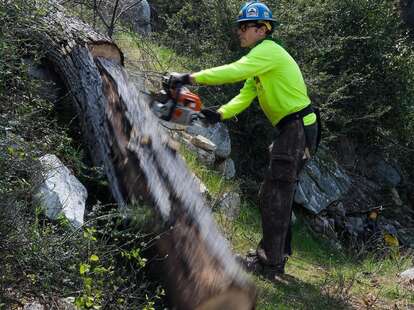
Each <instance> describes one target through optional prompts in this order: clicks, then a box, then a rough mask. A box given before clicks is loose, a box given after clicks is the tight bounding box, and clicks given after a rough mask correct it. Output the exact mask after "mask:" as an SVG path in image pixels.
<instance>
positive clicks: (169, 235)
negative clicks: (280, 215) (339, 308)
mask: <svg viewBox="0 0 414 310" xmlns="http://www.w3.org/2000/svg"><path fill="white" fill-rule="evenodd" d="M50 8H51V9H50V10H49V12H48V13H47V15H46V16H44V18H43V27H42V29H43V30H42V31H34V33H30V35H31V36H33V38H34V39H35V40H40V41H41V42H42V46H43V48H44V53H45V55H46V57H47V59H48V61H49V62H50V63H51V64H52V65H53V67H54V71H55V72H57V73H58V75H59V76H60V79H61V80H62V82H63V83H64V85H65V87H66V88H67V90H68V91H69V92H70V94H71V96H72V98H73V102H74V104H75V108H76V110H77V113H78V117H79V120H80V123H81V128H82V132H83V136H84V138H85V141H86V144H87V145H88V147H89V151H90V154H91V157H92V159H93V161H94V163H95V165H97V166H102V167H103V168H104V171H105V174H106V176H107V178H108V181H109V187H110V190H111V193H112V195H113V197H114V199H115V200H116V202H117V203H118V205H119V206H120V207H121V208H125V207H127V206H128V205H131V204H134V203H136V202H145V203H146V204H149V205H151V206H152V208H153V209H154V211H155V214H156V218H157V221H158V223H159V224H160V226H162V227H164V230H165V231H166V232H165V233H163V234H162V237H161V238H160V240H159V241H158V243H157V249H158V254H159V255H160V256H161V257H164V264H163V265H164V268H165V278H166V283H167V295H168V296H169V297H170V300H171V301H172V304H173V306H174V307H175V308H177V309H238V310H239V309H241V310H243V309H246V310H248V309H254V307H255V298H256V293H255V288H254V286H253V285H252V283H251V282H250V281H249V279H248V278H247V276H246V275H245V274H244V273H243V271H242V270H241V267H240V266H239V265H238V264H237V262H236V261H235V259H234V256H233V255H232V253H231V251H230V249H229V246H228V244H227V242H226V240H225V239H224V238H223V236H222V235H221V234H220V233H219V231H218V230H217V227H216V225H215V223H214V220H213V219H212V216H211V213H210V211H209V209H208V208H207V207H206V205H205V202H204V200H203V198H202V196H201V194H200V190H199V186H198V184H197V182H196V181H195V180H194V178H193V176H192V174H191V172H189V171H188V169H187V167H186V165H185V163H184V161H183V160H182V158H181V156H180V155H179V154H177V151H176V148H175V146H174V142H172V141H171V140H170V138H169V137H168V135H167V134H166V133H165V132H164V131H163V130H162V128H161V127H160V126H159V124H158V120H157V119H156V118H155V116H154V115H153V114H152V113H151V111H150V110H149V108H148V106H149V105H148V102H147V101H148V97H147V96H145V95H144V94H142V93H140V92H138V91H137V90H136V89H135V88H134V87H133V86H132V85H131V84H130V83H129V81H128V76H127V74H126V72H125V71H124V69H123V67H122V66H123V61H124V57H123V54H122V51H121V50H120V49H119V48H118V47H117V46H116V45H115V44H114V43H113V42H112V41H111V40H110V39H109V38H107V37H106V36H104V35H102V34H99V33H96V32H95V31H94V30H93V29H91V27H89V26H88V25H86V24H84V23H82V22H81V21H79V20H78V19H76V18H71V17H68V16H66V15H65V14H64V9H63V8H62V7H61V6H60V5H58V4H57V3H55V2H53V1H50ZM34 29H36V28H34Z"/></svg>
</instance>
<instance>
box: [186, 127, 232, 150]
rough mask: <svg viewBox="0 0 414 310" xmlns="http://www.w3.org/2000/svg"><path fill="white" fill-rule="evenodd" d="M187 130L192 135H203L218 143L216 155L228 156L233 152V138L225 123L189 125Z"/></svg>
mask: <svg viewBox="0 0 414 310" xmlns="http://www.w3.org/2000/svg"><path fill="white" fill-rule="evenodd" d="M187 132H188V133H189V134H191V135H193V136H194V135H201V136H204V137H206V138H207V139H209V140H210V141H211V142H213V143H214V144H215V145H216V147H217V148H216V150H215V155H216V156H217V157H221V158H227V157H229V156H230V152H231V140H230V135H229V131H228V130H227V127H226V126H225V125H224V124H223V123H217V124H215V125H212V126H210V127H203V126H199V125H193V126H189V127H187Z"/></svg>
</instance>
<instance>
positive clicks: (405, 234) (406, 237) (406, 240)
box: [398, 228, 414, 248]
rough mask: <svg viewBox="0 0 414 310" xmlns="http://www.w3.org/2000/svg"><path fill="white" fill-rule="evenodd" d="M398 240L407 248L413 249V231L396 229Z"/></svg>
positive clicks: (411, 229)
mask: <svg viewBox="0 0 414 310" xmlns="http://www.w3.org/2000/svg"><path fill="white" fill-rule="evenodd" d="M398 240H399V241H401V243H402V244H404V245H405V246H407V247H410V248H414V229H413V228H401V229H398Z"/></svg>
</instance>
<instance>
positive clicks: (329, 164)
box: [295, 147, 352, 214]
mask: <svg viewBox="0 0 414 310" xmlns="http://www.w3.org/2000/svg"><path fill="white" fill-rule="evenodd" d="M351 181H352V180H351V178H350V177H349V176H348V175H347V174H346V173H345V171H344V170H343V169H342V168H341V167H340V166H339V165H338V164H337V163H336V162H335V161H334V159H333V158H332V157H330V156H329V155H328V153H327V150H325V149H323V148H322V147H321V148H320V149H319V151H318V155H317V156H315V157H314V158H313V159H311V160H310V161H309V162H308V163H307V164H306V166H305V168H304V169H303V171H302V173H301V175H300V181H299V184H298V188H297V190H296V194H295V202H296V203H298V204H300V205H302V206H303V207H305V208H306V209H308V210H309V211H311V212H312V213H314V214H318V213H319V212H321V211H322V210H324V209H326V208H327V207H328V206H329V205H331V204H332V203H333V202H334V201H337V200H339V199H340V198H341V197H342V196H343V195H344V194H345V193H346V192H347V191H348V190H349V188H350V187H351Z"/></svg>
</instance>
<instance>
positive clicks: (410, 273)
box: [400, 268, 414, 281]
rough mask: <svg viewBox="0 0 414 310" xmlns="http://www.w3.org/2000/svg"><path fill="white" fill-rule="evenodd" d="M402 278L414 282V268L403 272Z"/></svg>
mask: <svg viewBox="0 0 414 310" xmlns="http://www.w3.org/2000/svg"><path fill="white" fill-rule="evenodd" d="M400 277H401V279H403V280H405V281H414V268H411V269H408V270H406V271H404V272H401V273H400Z"/></svg>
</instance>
